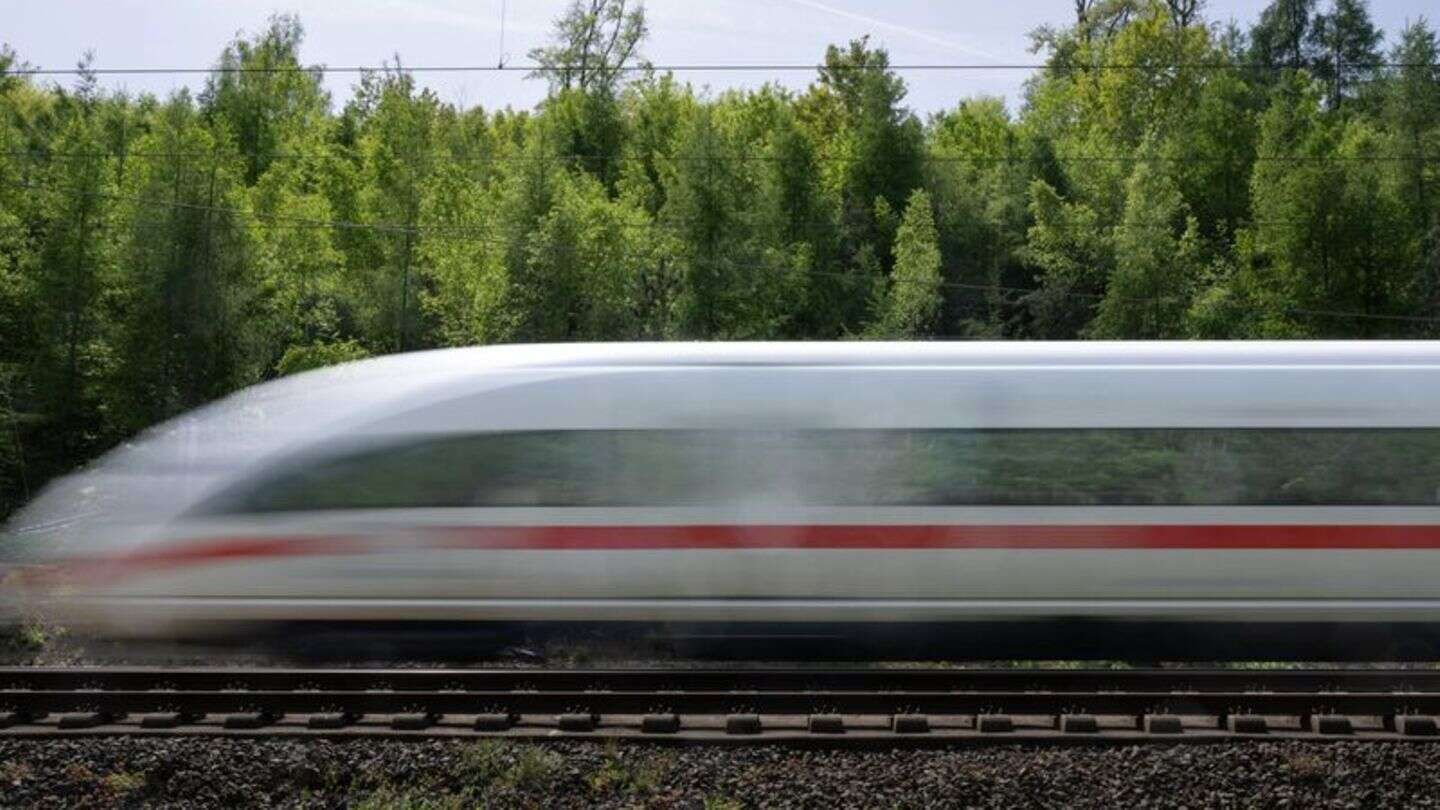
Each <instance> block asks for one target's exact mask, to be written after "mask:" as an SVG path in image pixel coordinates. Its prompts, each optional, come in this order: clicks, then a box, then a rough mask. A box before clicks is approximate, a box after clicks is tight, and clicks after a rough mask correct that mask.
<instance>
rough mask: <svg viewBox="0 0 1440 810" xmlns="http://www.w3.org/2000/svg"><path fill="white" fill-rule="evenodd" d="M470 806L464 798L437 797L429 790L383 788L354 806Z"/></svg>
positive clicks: (418, 809) (419, 809) (415, 809)
mask: <svg viewBox="0 0 1440 810" xmlns="http://www.w3.org/2000/svg"><path fill="white" fill-rule="evenodd" d="M470 806H472V805H471V802H470V801H469V800H467V799H466V798H465V797H464V796H458V795H454V794H440V795H438V796H437V795H434V794H433V793H432V792H431V791H429V790H427V789H421V788H408V789H404V790H401V789H397V788H393V787H382V788H380V789H379V790H377V791H375V792H374V793H371V794H370V795H369V796H366V797H365V798H363V799H361V800H360V801H358V802H356V803H355V804H354V805H353V807H354V808H355V810H461V809H462V808H466V807H470Z"/></svg>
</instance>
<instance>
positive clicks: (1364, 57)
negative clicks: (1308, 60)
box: [1309, 0, 1384, 109]
mask: <svg viewBox="0 0 1440 810" xmlns="http://www.w3.org/2000/svg"><path fill="white" fill-rule="evenodd" d="M1309 37H1310V40H1311V43H1312V44H1313V46H1314V51H1315V55H1314V67H1313V68H1312V70H1313V72H1314V74H1315V76H1316V78H1318V79H1320V80H1321V81H1323V82H1324V83H1325V86H1326V87H1328V88H1329V93H1328V95H1327V97H1326V100H1327V102H1328V104H1329V105H1330V108H1331V109H1338V108H1339V107H1340V105H1341V104H1342V103H1344V101H1345V99H1346V98H1347V97H1348V96H1351V95H1353V94H1354V92H1355V85H1356V84H1357V83H1359V82H1363V81H1365V80H1366V79H1369V78H1372V77H1374V76H1375V75H1376V74H1377V72H1378V69H1377V67H1376V65H1377V63H1378V62H1379V61H1380V43H1381V41H1382V40H1383V39H1384V35H1383V34H1382V33H1381V32H1380V29H1378V28H1376V27H1375V25H1374V24H1373V23H1372V22H1371V21H1370V11H1369V9H1368V8H1367V7H1366V4H1365V0H1333V7H1332V8H1331V10H1330V12H1329V13H1325V14H1319V15H1317V16H1316V17H1315V20H1314V26H1313V27H1312V28H1311V29H1310V33H1309Z"/></svg>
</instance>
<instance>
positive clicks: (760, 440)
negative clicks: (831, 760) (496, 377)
mask: <svg viewBox="0 0 1440 810" xmlns="http://www.w3.org/2000/svg"><path fill="white" fill-rule="evenodd" d="M1437 502H1440V429H1429V428H1425V429H1420V428H1416V429H1393V430H1361V429H1323V430H1274V429H1258V428H1250V429H1198V430H1194V429H1078V430H1070V429H1057V430H810V431H783V432H782V431H726V430H713V431H705V430H695V431H668V430H663V431H662V430H653V431H645V430H599V431H544V432H518V433H484V434H475V435H465V436H447V437H439V438H427V439H422V440H416V441H413V442H409V443H405V444H399V445H392V446H385V447H371V448H368V449H361V450H352V451H349V452H345V453H342V454H339V455H335V456H331V457H326V458H308V459H304V460H297V461H296V462H294V463H293V464H291V465H289V466H287V467H285V468H283V469H281V470H279V471H271V472H269V473H267V475H266V476H264V477H262V478H260V479H257V480H255V481H251V482H247V483H246V484H244V485H242V486H240V487H237V488H236V489H234V490H232V491H230V492H227V493H225V494H224V495H222V496H221V497H219V498H217V499H215V500H214V501H212V502H211V503H210V504H209V505H208V507H207V509H206V510H205V511H209V512H217V511H219V512H252V511H254V512H272V511H294V510H316V509H384V508H402V507H439V506H662V505H671V506H684V505H705V504H731V505H742V506H743V505H745V504H756V505H775V504H813V505H847V506H859V505H874V506H884V505H896V506H899V505H937V506H938V505H946V506H962V505H1065V506H1089V505H1187V504H1189V505H1202V504H1216V505H1245V504H1249V505H1267V504H1310V505H1317V504H1389V505H1400V504H1435V503H1437Z"/></svg>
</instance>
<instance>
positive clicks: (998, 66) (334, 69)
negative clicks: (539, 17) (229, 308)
mask: <svg viewBox="0 0 1440 810" xmlns="http://www.w3.org/2000/svg"><path fill="white" fill-rule="evenodd" d="M1316 64H1324V65H1327V66H1329V65H1338V67H1339V68H1342V69H1344V68H1352V69H1358V70H1391V69H1415V68H1420V69H1436V68H1440V63H1429V62H1338V63H1337V62H1335V61H1334V60H1318V61H1317V62H1313V63H1305V64H1298V65H1297V64H1292V63H1281V64H1268V63H1262V62H1224V61H1216V62H1159V63H1152V62H1096V63H1093V64H1061V63H1045V62H1014V63H1002V62H995V63H986V62H971V63H944V62H932V63H925V62H917V63H898V64H853V63H845V64H835V65H826V64H822V63H812V62H772V63H735V64H723V63H674V64H651V63H636V64H628V65H610V66H606V67H605V68H604V70H606V71H609V72H617V73H648V72H662V73H664V72H669V73H793V72H799V71H803V72H807V73H809V72H819V71H835V72H850V71H857V72H863V71H896V72H945V71H1020V70H1027V71H1028V70H1054V71H1058V72H1062V73H1070V72H1083V71H1092V70H1094V71H1111V70H1137V71H1139V70H1250V71H1282V70H1302V69H1308V68H1311V67H1314V66H1315V65H1316ZM586 69H589V70H594V69H596V68H595V66H593V65H588V66H587V65H540V64H533V63H531V64H524V65H506V64H494V65H411V66H401V65H383V64H382V65H380V66H367V65H336V66H325V65H310V66H304V65H271V66H265V67H244V66H236V65H216V66H213V67H90V68H79V67H70V68H38V67H37V68H19V69H12V70H9V71H6V72H5V75H11V76H74V75H80V74H88V75H95V76H153V75H200V76H206V75H213V74H226V73H229V74H247V73H253V74H277V73H311V74H315V73H360V74H363V73H543V72H546V71H565V70H571V71H581V70H586Z"/></svg>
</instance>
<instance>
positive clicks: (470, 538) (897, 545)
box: [440, 524, 1440, 551]
mask: <svg viewBox="0 0 1440 810" xmlns="http://www.w3.org/2000/svg"><path fill="white" fill-rule="evenodd" d="M443 531H444V540H443V541H442V542H441V543H440V545H443V546H444V547H446V548H476V549H513V550H526V549H534V550H553V551H570V550H575V551H580V550H595V551H625V550H647V549H649V550H689V549H802V550H803V549H816V550H819V549H852V550H867V549H874V550H882V551H883V550H897V551H899V550H905V549H1017V550H1064V549H1096V550H1105V549H1111V550H1145V549H1215V550H1222V549H1406V548H1410V549H1440V526H1428V525H1427V526H1415V525H1411V526H1394V525H1365V526H1348V525H1325V526H1321V525H1281V526H1274V525H1218V526H1217V525H1154V524H1150V525H1073V524H1071V525H1063V526H1052V525H1023V526H993V525H986V526H977V525H972V526H913V525H899V526H866V525H861V526H855V525H851V526H834V525H819V526H815V525H811V526H775V525H769V526H486V527H477V528H460V529H448V530H443Z"/></svg>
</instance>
